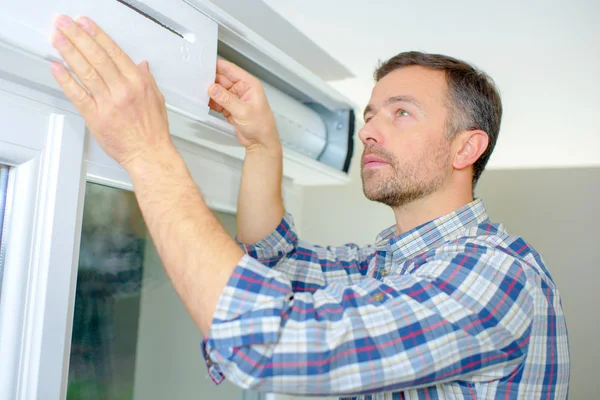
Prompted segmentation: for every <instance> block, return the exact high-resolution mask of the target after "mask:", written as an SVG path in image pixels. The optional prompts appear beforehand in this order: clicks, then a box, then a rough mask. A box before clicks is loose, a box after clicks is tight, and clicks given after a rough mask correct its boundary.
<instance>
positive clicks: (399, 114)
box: [396, 109, 410, 117]
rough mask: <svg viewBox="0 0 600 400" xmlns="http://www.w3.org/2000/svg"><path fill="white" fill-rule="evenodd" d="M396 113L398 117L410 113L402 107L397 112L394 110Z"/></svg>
mask: <svg viewBox="0 0 600 400" xmlns="http://www.w3.org/2000/svg"><path fill="white" fill-rule="evenodd" d="M396 114H397V115H398V116H399V117H408V116H409V115H410V113H409V112H408V111H406V110H403V109H400V110H398V112H396Z"/></svg>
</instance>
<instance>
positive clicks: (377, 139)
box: [358, 118, 383, 146]
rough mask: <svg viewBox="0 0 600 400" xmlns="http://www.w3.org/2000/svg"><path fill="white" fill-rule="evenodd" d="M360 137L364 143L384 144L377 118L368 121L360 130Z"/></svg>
mask: <svg viewBox="0 0 600 400" xmlns="http://www.w3.org/2000/svg"><path fill="white" fill-rule="evenodd" d="M358 137H359V139H360V141H361V142H362V143H363V145H365V146H366V145H368V144H375V143H377V144H380V145H381V144H383V135H382V133H381V130H380V129H379V128H378V126H377V123H376V121H375V118H372V119H371V120H370V121H369V122H367V123H366V124H365V125H364V126H363V127H362V128H361V130H360V131H359V132H358Z"/></svg>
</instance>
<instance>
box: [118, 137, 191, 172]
mask: <svg viewBox="0 0 600 400" xmlns="http://www.w3.org/2000/svg"><path fill="white" fill-rule="evenodd" d="M180 160H181V155H180V154H179V152H178V151H177V149H176V148H175V146H173V145H172V144H171V143H169V144H167V145H164V146H161V147H157V148H148V149H145V150H143V151H141V152H140V154H139V155H137V156H136V157H135V158H132V159H131V160H130V161H129V162H127V163H126V164H122V167H123V169H125V171H126V172H127V173H128V174H129V176H130V177H131V178H132V179H133V178H134V177H136V176H140V175H146V174H148V173H156V172H157V171H158V170H162V169H173V168H174V167H175V166H176V165H177V164H178V163H179V161H180ZM181 161H182V160H181Z"/></svg>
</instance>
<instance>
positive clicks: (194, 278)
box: [127, 148, 243, 336]
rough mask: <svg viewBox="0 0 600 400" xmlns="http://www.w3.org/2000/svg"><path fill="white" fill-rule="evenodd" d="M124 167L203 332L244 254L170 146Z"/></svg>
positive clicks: (168, 266)
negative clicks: (218, 219) (209, 206)
mask: <svg viewBox="0 0 600 400" xmlns="http://www.w3.org/2000/svg"><path fill="white" fill-rule="evenodd" d="M127 169H128V173H129V175H130V176H131V179H132V182H133V187H134V191H135V194H136V197H137V199H138V203H139V205H140V209H141V211H142V214H143V216H144V220H145V221H146V224H147V226H148V230H149V232H150V234H151V236H152V239H153V241H154V244H155V246H156V248H157V250H158V253H159V255H160V258H161V260H162V262H163V264H164V268H165V270H166V271H167V274H168V275H169V278H170V279H171V281H172V282H173V286H174V287H175V289H176V291H177V293H178V294H179V296H180V298H181V299H182V301H183V303H184V304H185V306H186V307H187V309H188V312H189V313H190V315H191V316H192V318H193V319H194V321H195V322H196V324H197V325H198V327H199V328H200V330H201V331H202V333H203V335H204V336H207V335H208V333H209V330H210V325H211V321H212V316H213V313H214V310H215V308H216V304H217V302H218V299H219V297H220V295H221V292H222V290H223V288H224V287H225V286H226V284H227V281H228V280H229V277H230V275H231V273H232V272H233V270H234V269H235V267H236V265H237V263H238V262H239V260H240V259H241V257H242V256H243V252H242V250H241V249H240V248H239V247H238V246H237V244H236V243H235V242H234V241H233V239H231V238H230V237H229V235H228V234H227V233H226V231H225V230H224V229H223V227H222V226H221V225H220V224H219V223H218V222H217V220H216V219H215V218H214V216H213V214H212V212H211V211H210V209H209V208H208V207H207V206H206V204H205V202H204V199H203V198H202V195H201V194H200V191H199V190H198V187H197V186H196V184H195V183H194V181H193V179H192V178H191V176H190V174H189V172H188V169H187V167H186V165H185V163H184V161H183V159H182V158H181V156H180V155H179V154H178V153H177V151H176V150H175V149H174V148H173V149H167V150H164V151H162V152H161V153H160V154H156V155H155V157H153V159H152V160H149V159H148V158H146V159H142V160H138V161H136V163H135V164H134V165H131V166H128V167H127ZM207 173H209V172H208V171H207Z"/></svg>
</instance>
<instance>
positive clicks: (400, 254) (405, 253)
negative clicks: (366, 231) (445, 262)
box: [375, 199, 489, 263]
mask: <svg viewBox="0 0 600 400" xmlns="http://www.w3.org/2000/svg"><path fill="white" fill-rule="evenodd" d="M488 219H489V218H488V214H487V210H486V207H485V204H484V203H483V201H482V200H481V199H476V200H474V201H472V202H471V203H468V204H466V205H464V206H462V207H461V208H459V209H457V210H455V211H453V212H451V213H449V214H446V215H443V216H441V217H439V218H436V219H434V220H433V221H430V222H427V223H425V224H423V225H420V226H418V227H416V228H414V229H411V230H410V231H408V232H405V233H403V234H401V235H396V225H393V226H391V227H389V228H387V229H385V230H384V231H382V232H381V233H380V234H379V235H377V242H376V243H375V248H376V249H377V250H378V251H386V252H392V261H393V262H394V263H400V262H402V261H403V260H406V259H408V258H409V257H411V256H413V255H416V254H420V253H423V252H425V251H427V250H429V249H430V248H431V247H432V246H433V245H434V244H435V243H438V242H440V241H448V240H449V239H451V238H453V237H455V236H456V233H457V232H458V231H463V230H464V229H466V228H470V227H472V226H476V225H479V224H480V223H482V222H484V221H486V220H488Z"/></svg>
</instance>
